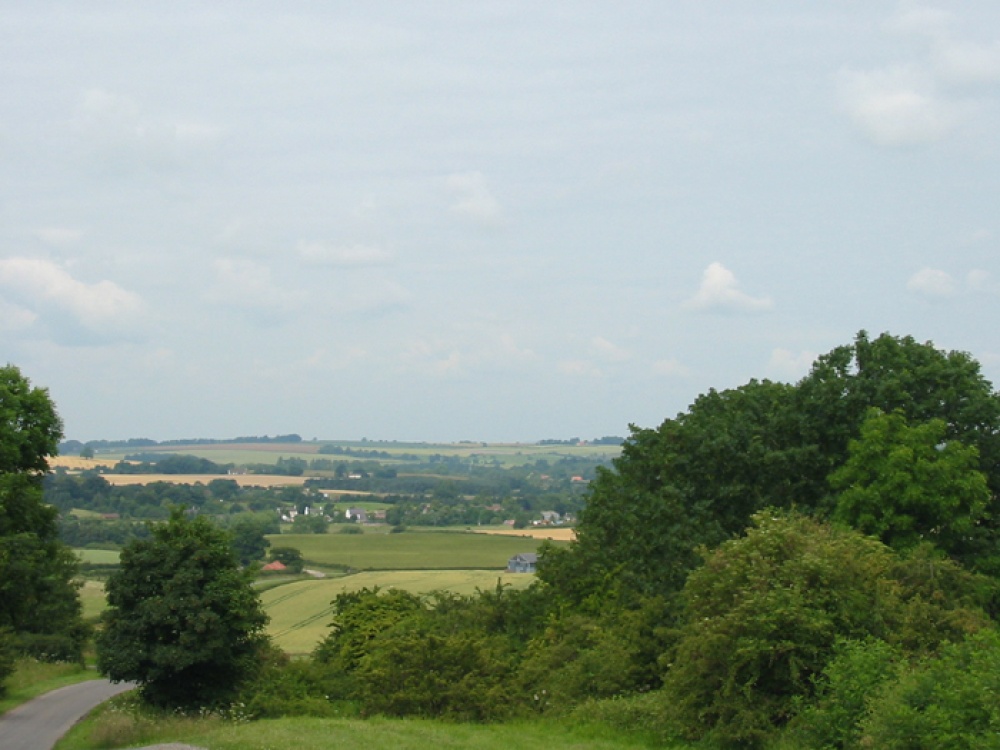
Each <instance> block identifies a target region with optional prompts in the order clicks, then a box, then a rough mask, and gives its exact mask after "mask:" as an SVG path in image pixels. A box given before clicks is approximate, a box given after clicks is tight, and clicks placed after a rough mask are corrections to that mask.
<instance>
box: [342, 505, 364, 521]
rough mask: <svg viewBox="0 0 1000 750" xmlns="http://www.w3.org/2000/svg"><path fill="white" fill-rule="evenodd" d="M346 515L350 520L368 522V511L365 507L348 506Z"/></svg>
mask: <svg viewBox="0 0 1000 750" xmlns="http://www.w3.org/2000/svg"><path fill="white" fill-rule="evenodd" d="M344 516H345V517H346V518H347V520H348V521H357V522H358V523H368V512H367V511H366V510H364V509H363V508H348V509H347V510H346V511H344Z"/></svg>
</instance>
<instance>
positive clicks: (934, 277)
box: [906, 268, 956, 299]
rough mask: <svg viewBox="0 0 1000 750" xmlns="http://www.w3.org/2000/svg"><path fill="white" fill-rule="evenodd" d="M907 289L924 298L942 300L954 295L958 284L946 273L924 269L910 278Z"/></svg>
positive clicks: (934, 269)
mask: <svg viewBox="0 0 1000 750" xmlns="http://www.w3.org/2000/svg"><path fill="white" fill-rule="evenodd" d="M906 288H907V289H908V290H909V291H911V292H915V293H916V294H920V295H923V296H924V297H931V298H935V299H941V298H943V297H951V296H952V295H954V294H955V290H956V284H955V279H953V278H952V276H951V274H949V273H947V272H946V271H941V270H938V269H936V268H922V269H920V270H919V271H917V272H916V273H915V274H913V275H912V276H911V277H910V279H909V281H907V282H906Z"/></svg>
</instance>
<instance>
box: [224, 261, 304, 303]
mask: <svg viewBox="0 0 1000 750" xmlns="http://www.w3.org/2000/svg"><path fill="white" fill-rule="evenodd" d="M213 266H214V268H215V274H216V276H215V281H214V284H213V286H212V287H211V289H210V290H209V292H208V294H207V295H206V297H207V299H208V301H209V302H214V303H216V304H223V305H228V306H232V307H238V308H243V309H249V310H256V311H258V312H265V313H267V312H269V313H277V314H283V313H288V312H292V311H293V310H296V309H298V308H299V307H300V306H301V303H302V301H303V294H302V293H300V292H297V291H291V290H287V289H283V288H281V287H280V286H278V285H277V284H275V283H274V281H273V280H272V277H271V269H270V268H269V267H267V266H265V265H263V264H261V263H257V262H255V261H252V260H245V259H234V258H220V259H218V260H216V261H215V262H214V263H213Z"/></svg>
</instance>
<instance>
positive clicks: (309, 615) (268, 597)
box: [261, 570, 535, 654]
mask: <svg viewBox="0 0 1000 750" xmlns="http://www.w3.org/2000/svg"><path fill="white" fill-rule="evenodd" d="M534 579H535V577H534V576H532V575H525V574H523V573H520V574H518V573H505V572H496V571H488V570H408V571H404V570H393V571H378V572H368V573H357V574H355V575H351V576H345V577H343V578H322V579H310V580H299V581H294V582H292V583H286V584H284V585H282V586H277V587H275V588H270V589H267V590H266V591H264V592H263V593H262V594H261V602H262V603H263V605H264V610H265V611H266V612H267V614H268V615H269V616H270V618H271V622H270V624H269V625H268V629H267V630H268V634H269V635H270V636H271V638H272V639H273V640H274V644H275V645H276V646H277V647H278V648H280V649H281V650H282V651H285V652H286V653H289V654H306V653H309V652H311V651H312V650H313V649H314V648H315V647H316V645H317V644H318V643H319V642H320V641H321V640H322V639H323V638H324V637H325V636H326V635H327V633H328V632H329V625H330V620H331V618H332V609H331V603H332V601H333V599H334V597H336V596H337V595H338V594H341V593H344V592H351V591H358V590H360V589H363V588H374V587H376V586H377V587H379V588H383V589H389V588H397V589H404V590H405V591H409V592H411V593H414V594H427V593H430V592H432V591H440V590H446V591H450V592H452V593H455V594H462V595H470V594H474V593H476V591H477V590H488V589H495V588H496V586H497V584H498V583H499V584H501V585H503V586H506V587H510V588H514V589H522V588H526V587H527V586H528V585H529V584H530V583H531V582H532V581H533V580H534Z"/></svg>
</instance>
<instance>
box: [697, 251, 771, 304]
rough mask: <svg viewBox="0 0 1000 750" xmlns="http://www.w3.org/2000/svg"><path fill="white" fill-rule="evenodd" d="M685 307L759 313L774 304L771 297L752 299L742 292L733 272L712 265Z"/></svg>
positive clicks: (719, 264)
mask: <svg viewBox="0 0 1000 750" xmlns="http://www.w3.org/2000/svg"><path fill="white" fill-rule="evenodd" d="M684 306H685V307H686V308H688V309H690V310H700V311H711V312H727V313H759V312H765V311H767V310H770V309H771V308H772V307H774V303H773V302H772V301H771V298H770V297H751V296H750V295H749V294H746V293H745V292H742V291H740V289H739V282H737V280H736V277H735V276H734V275H733V272H732V271H730V270H729V269H728V268H726V267H725V266H723V265H722V264H721V263H712V264H711V265H710V266H709V267H708V268H706V269H705V272H704V274H703V275H702V279H701V286H700V287H699V288H698V291H697V293H696V294H695V295H694V297H692V298H691V299H689V300H688V301H687V302H685V303H684Z"/></svg>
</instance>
